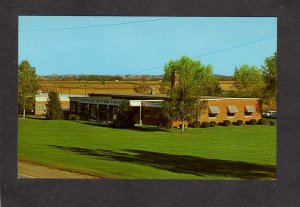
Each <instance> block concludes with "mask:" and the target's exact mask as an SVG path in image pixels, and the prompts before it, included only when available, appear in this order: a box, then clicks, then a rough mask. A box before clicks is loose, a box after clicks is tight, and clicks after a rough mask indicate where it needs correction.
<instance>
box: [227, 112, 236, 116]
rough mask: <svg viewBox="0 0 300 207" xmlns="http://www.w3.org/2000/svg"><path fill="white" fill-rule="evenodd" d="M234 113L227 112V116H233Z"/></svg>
mask: <svg viewBox="0 0 300 207" xmlns="http://www.w3.org/2000/svg"><path fill="white" fill-rule="evenodd" d="M234 115H235V113H230V112H227V116H234Z"/></svg>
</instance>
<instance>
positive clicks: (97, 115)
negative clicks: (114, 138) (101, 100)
mask: <svg viewBox="0 0 300 207" xmlns="http://www.w3.org/2000/svg"><path fill="white" fill-rule="evenodd" d="M96 117H97V118H96V120H97V121H99V104H97V114H96Z"/></svg>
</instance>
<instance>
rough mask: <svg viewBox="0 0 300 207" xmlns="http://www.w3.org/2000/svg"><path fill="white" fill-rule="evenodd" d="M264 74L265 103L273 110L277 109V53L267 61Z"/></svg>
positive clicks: (263, 67)
mask: <svg viewBox="0 0 300 207" xmlns="http://www.w3.org/2000/svg"><path fill="white" fill-rule="evenodd" d="M262 73H263V78H264V82H265V89H264V96H263V98H264V99H263V100H264V103H265V104H266V105H268V106H269V107H270V108H271V109H275V108H276V105H277V52H275V53H274V55H273V56H270V57H267V58H266V59H265V64H264V65H263V66H262Z"/></svg>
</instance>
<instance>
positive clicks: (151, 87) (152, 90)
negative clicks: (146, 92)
mask: <svg viewBox="0 0 300 207" xmlns="http://www.w3.org/2000/svg"><path fill="white" fill-rule="evenodd" d="M150 90H151V91H150V94H151V95H155V87H154V86H150Z"/></svg>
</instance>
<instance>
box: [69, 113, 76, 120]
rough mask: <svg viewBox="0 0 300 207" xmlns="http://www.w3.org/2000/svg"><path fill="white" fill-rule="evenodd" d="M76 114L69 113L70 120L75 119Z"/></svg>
mask: <svg viewBox="0 0 300 207" xmlns="http://www.w3.org/2000/svg"><path fill="white" fill-rule="evenodd" d="M75 116H76V115H75V114H69V115H68V120H74V117H75Z"/></svg>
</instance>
